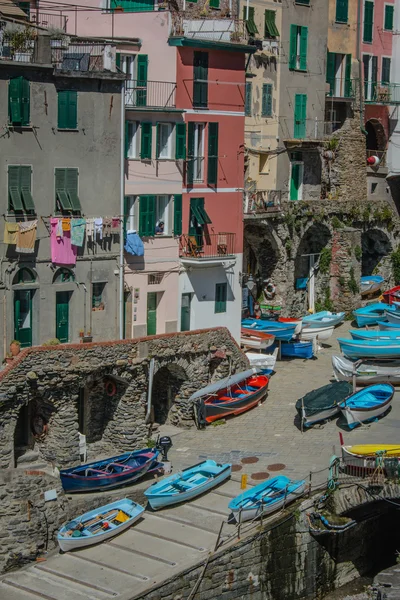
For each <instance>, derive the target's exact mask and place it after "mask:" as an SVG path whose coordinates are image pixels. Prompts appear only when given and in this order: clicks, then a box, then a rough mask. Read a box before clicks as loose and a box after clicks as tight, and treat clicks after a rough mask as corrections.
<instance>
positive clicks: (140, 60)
mask: <svg viewBox="0 0 400 600" xmlns="http://www.w3.org/2000/svg"><path fill="white" fill-rule="evenodd" d="M136 61H137V87H138V88H147V71H148V64H149V57H148V56H147V54H138V55H137V59H136ZM146 104H147V89H138V91H137V94H136V106H146Z"/></svg>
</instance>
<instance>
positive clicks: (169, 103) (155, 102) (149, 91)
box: [125, 79, 176, 108]
mask: <svg viewBox="0 0 400 600" xmlns="http://www.w3.org/2000/svg"><path fill="white" fill-rule="evenodd" d="M175 93H176V83H174V82H172V81H139V80H137V79H128V80H127V82H126V89H125V106H128V107H132V108H140V107H143V106H146V107H148V108H153V107H154V108H174V107H175Z"/></svg>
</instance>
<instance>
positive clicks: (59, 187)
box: [55, 169, 72, 211]
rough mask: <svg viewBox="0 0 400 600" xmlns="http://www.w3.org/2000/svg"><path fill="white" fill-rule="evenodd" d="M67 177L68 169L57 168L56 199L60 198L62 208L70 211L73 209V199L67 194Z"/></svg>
mask: <svg viewBox="0 0 400 600" xmlns="http://www.w3.org/2000/svg"><path fill="white" fill-rule="evenodd" d="M66 179H67V169H56V170H55V186H56V200H58V202H59V204H60V208H61V210H65V211H70V210H72V206H71V201H70V199H69V197H68V195H67V188H66V185H67V183H66ZM56 210H57V207H56Z"/></svg>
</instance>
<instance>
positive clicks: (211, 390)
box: [189, 368, 257, 400]
mask: <svg viewBox="0 0 400 600" xmlns="http://www.w3.org/2000/svg"><path fill="white" fill-rule="evenodd" d="M256 373H257V369H255V368H253V369H248V370H247V371H241V372H240V373H234V375H230V376H229V377H224V378H223V379H220V380H219V381H216V382H215V383H211V384H210V385H207V386H206V387H204V388H202V389H201V390H197V392H195V393H194V394H192V395H191V396H190V398H189V400H196V398H201V397H202V396H209V395H210V394H216V393H217V392H219V391H220V390H222V389H224V388H227V387H231V386H232V385H235V384H237V383H240V382H241V381H244V380H245V379H247V378H248V377H252V375H255V374H256Z"/></svg>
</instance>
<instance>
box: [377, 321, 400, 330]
mask: <svg viewBox="0 0 400 600" xmlns="http://www.w3.org/2000/svg"><path fill="white" fill-rule="evenodd" d="M378 327H379V331H399V332H400V323H389V321H378Z"/></svg>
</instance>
